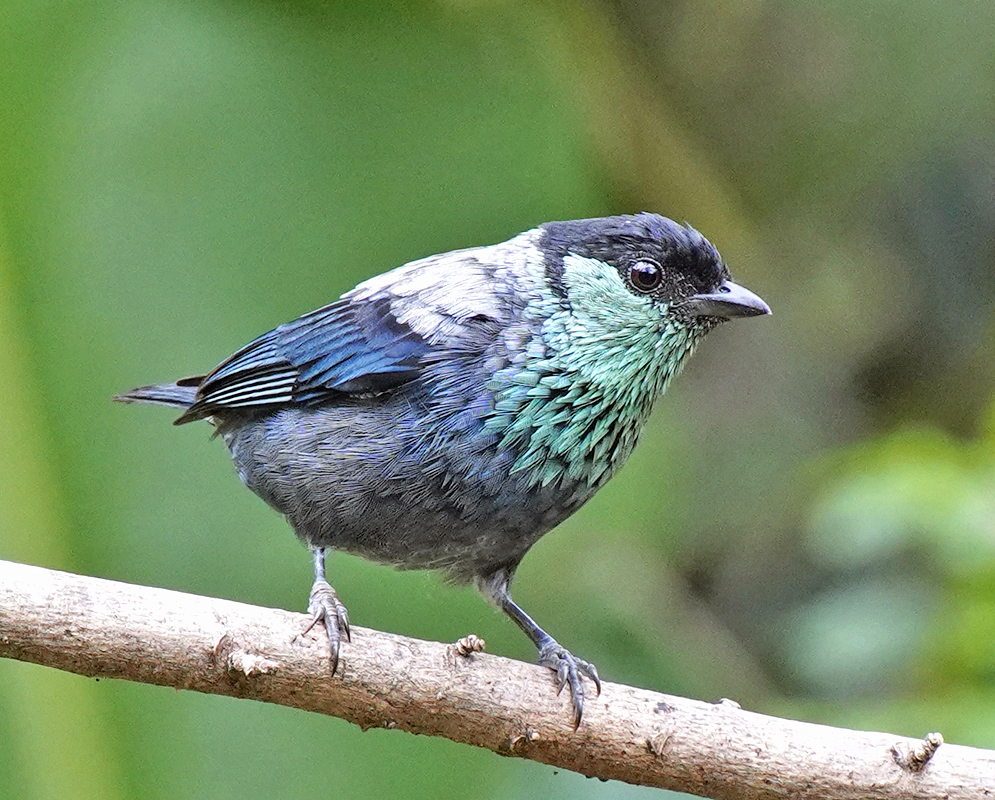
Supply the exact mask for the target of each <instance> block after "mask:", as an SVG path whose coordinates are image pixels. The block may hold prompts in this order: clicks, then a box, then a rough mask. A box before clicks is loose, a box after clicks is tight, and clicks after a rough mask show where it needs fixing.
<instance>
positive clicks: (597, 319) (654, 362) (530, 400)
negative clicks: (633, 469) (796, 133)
mask: <svg viewBox="0 0 995 800" xmlns="http://www.w3.org/2000/svg"><path fill="white" fill-rule="evenodd" d="M564 281H565V283H566V286H567V295H568V296H569V298H570V303H569V305H567V304H564V303H562V302H561V300H560V299H559V298H558V297H556V296H555V295H554V294H553V292H552V291H551V290H550V289H549V288H548V287H547V286H545V285H543V286H542V287H541V289H542V291H540V294H539V298H538V300H536V301H535V302H533V303H532V304H531V306H530V308H529V309H527V310H526V316H527V317H532V318H533V319H535V320H536V321H538V320H542V322H541V323H540V324H538V325H537V327H536V330H538V333H533V335H532V336H531V340H530V341H529V342H528V344H527V346H525V347H523V348H522V349H521V351H520V353H521V355H520V357H519V358H517V359H516V360H515V362H514V363H512V364H510V365H508V366H507V367H506V368H505V369H503V370H501V371H500V372H498V373H497V374H496V375H495V376H494V378H493V380H492V381H491V384H490V386H489V388H490V389H491V390H492V391H493V392H494V394H495V398H496V400H495V407H494V414H493V415H492V416H491V418H490V419H489V420H488V421H487V423H486V428H487V429H488V430H490V431H492V432H503V438H502V440H501V443H500V446H501V447H502V448H508V449H513V450H515V451H517V452H518V453H519V455H518V457H517V459H516V461H515V464H514V467H513V472H515V473H519V472H525V473H526V475H527V477H528V482H529V484H530V485H534V486H546V485H549V484H552V483H554V482H555V481H557V480H559V481H561V482H563V484H567V485H569V484H574V485H577V484H580V485H581V486H583V487H586V488H588V489H589V490H591V491H593V490H594V489H597V488H598V487H600V486H601V485H603V484H604V483H605V481H607V480H608V479H609V478H610V477H611V476H612V475H613V474H614V473H615V471H616V470H617V469H618V468H619V467H620V466H621V465H622V464H623V463H624V461H625V459H626V458H627V457H628V456H629V454H630V453H631V452H632V449H633V447H635V445H636V442H637V440H638V438H639V434H640V433H641V431H642V428H643V425H644V424H645V422H646V418H647V417H648V416H649V413H650V411H651V410H652V407H653V402H654V401H655V400H656V398H657V397H659V396H660V395H661V394H662V393H663V392H664V391H665V390H666V388H667V386H668V384H669V383H670V380H671V379H672V378H673V377H674V376H675V375H677V374H678V373H679V372H680V371H681V369H682V367H683V366H684V363H685V362H686V361H687V359H688V357H689V356H690V355H691V353H692V352H693V350H694V347H695V345H696V344H697V343H698V341H699V340H700V339H701V338H702V336H704V334H705V333H706V332H707V330H708V327H709V326H708V325H707V324H706V323H703V322H701V321H688V320H679V319H677V318H675V317H674V316H673V315H668V313H667V310H668V309H667V306H666V305H660V304H658V303H655V302H653V300H651V299H650V298H649V297H645V296H636V295H635V294H633V293H632V292H631V291H630V290H629V289H628V287H626V285H625V283H624V282H623V281H622V278H621V277H620V275H619V273H618V270H616V269H615V268H614V267H611V266H609V265H607V264H605V263H603V262H601V261H598V260H596V259H591V258H582V257H579V256H575V255H568V256H567V257H565V258H564ZM529 312H531V313H529Z"/></svg>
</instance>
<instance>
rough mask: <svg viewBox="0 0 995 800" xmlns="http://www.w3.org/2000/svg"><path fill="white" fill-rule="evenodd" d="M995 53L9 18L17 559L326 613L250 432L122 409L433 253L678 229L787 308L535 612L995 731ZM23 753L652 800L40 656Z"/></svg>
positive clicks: (731, 349)
mask: <svg viewBox="0 0 995 800" xmlns="http://www.w3.org/2000/svg"><path fill="white" fill-rule="evenodd" d="M993 41H995V6H992V5H991V4H986V3H967V2H965V3H960V2H949V3H936V2H928V1H927V0H905V1H904V2H901V3H897V2H886V3H879V2H872V0H841V2H833V3H813V2H809V1H807V0H781V2H763V1H762V0H737V1H736V2H727V1H726V0H724V1H723V2H718V0H704V2H689V1H688V0H672V1H670V2H665V1H662V0H661V1H658V2H654V1H653V0H612V1H609V0H605V2H595V1H594V0H591V1H590V2H567V0H562V1H561V2H555V1H554V0H549V2H540V1H538V0H537V1H536V2H525V1H524V0H523V1H522V2H502V1H501V0H477V2H472V1H471V0H448V2H447V1H444V0H435V1H434V2H429V1H428V0H426V1H425V2H420V3H415V2H412V3H393V4H387V3H373V2H276V0H272V2H265V0H256V2H242V3H239V2H233V1H232V0H123V1H122V2H115V3H107V2H102V1H98V0H75V1H74V2H69V1H68V0H66V1H65V2H54V1H52V0H49V1H48V2H43V1H42V0H6V1H5V2H4V3H3V7H2V9H0V204H2V205H0V409H2V411H0V558H6V559H12V560H18V561H24V562H28V563H34V564H41V565H44V566H49V567H55V568H60V569H68V570H72V571H77V572H82V573H87V574H93V575H99V576H105V577H109V578H115V579H118V580H124V581H129V582H135V583H146V584H152V585H156V586H165V587H170V588H175V589H181V590H185V591H190V592H197V593H203V594H208V595H215V596H221V597H228V598H234V599H238V600H242V601H246V602H251V603H257V604H262V605H273V606H280V607H283V608H291V609H302V608H303V607H304V605H305V604H306V594H307V591H308V587H309V586H310V560H309V558H308V556H307V553H306V552H305V550H304V549H303V548H302V547H301V546H300V545H299V544H298V542H297V541H296V540H295V538H294V537H293V535H292V534H291V532H290V530H289V528H288V527H287V526H286V525H285V524H284V523H283V522H282V520H281V519H280V518H278V516H277V515H276V514H274V513H273V512H271V511H270V510H269V509H267V508H266V507H265V506H264V504H263V503H262V502H261V501H259V500H258V499H257V498H255V497H254V496H252V495H251V494H250V493H249V492H247V491H245V490H244V489H243V488H242V487H241V485H240V484H239V481H238V480H237V478H236V477H235V475H234V473H233V470H232V468H231V466H230V463H229V460H228V457H227V455H226V453H225V450H224V448H223V446H222V445H221V444H220V443H219V442H216V441H214V442H212V441H210V430H209V429H208V427H207V426H205V425H190V426H186V427H183V428H174V427H172V425H171V424H170V422H171V420H172V417H173V415H172V414H171V413H170V412H169V411H166V410H159V409H152V408H138V407H131V408H127V407H123V406H118V405H114V404H112V403H111V402H110V397H111V396H112V395H113V394H115V393H116V392H118V391H121V390H124V389H127V388H130V387H132V386H135V385H138V384H141V383H147V382H154V381H163V380H172V379H175V378H177V377H180V376H183V375H188V374H192V373H197V372H200V371H203V370H205V369H207V368H210V367H211V366H213V365H214V364H216V363H217V362H218V361H219V360H221V359H222V358H223V357H225V356H227V355H228V354H229V353H230V352H232V351H233V350H235V349H236V348H237V347H239V346H240V345H242V344H243V343H244V342H246V341H248V340H249V339H250V338H252V337H254V336H255V335H257V334H259V333H261V332H263V331H265V330H268V329H269V328H271V327H272V326H274V325H276V324H278V323H280V322H283V321H285V320H287V319H290V318H292V317H295V316H297V315H299V314H301V313H303V312H305V311H308V310H310V309H312V308H314V307H316V306H318V305H320V304H323V303H325V302H328V301H329V300H331V299H334V298H335V297H337V296H338V295H339V294H340V293H342V292H343V291H345V290H347V289H349V288H351V287H352V286H353V285H354V283H356V282H357V281H358V280H360V279H362V278H365V277H369V276H371V275H374V274H376V273H379V272H381V271H384V270H385V269H388V268H390V267H392V266H396V265H397V264H400V263H403V262H405V261H408V260H411V259H413V258H417V257H420V256H424V255H427V254H430V253H435V252H441V251H445V250H449V249H453V248H457V247H465V246H471V245H477V244H488V243H492V242H496V241H501V240H503V239H506V238H508V237H510V236H512V235H514V234H515V233H517V232H519V231H521V230H524V229H526V228H530V227H533V226H534V225H536V224H538V223H540V222H543V221H546V220H551V219H568V218H574V217H583V216H595V215H601V214H608V213H618V212H632V211H637V210H642V209H648V210H654V211H659V212H661V213H664V214H666V215H668V216H672V217H675V218H677V219H681V220H684V219H686V220H688V221H690V222H691V223H692V224H694V225H695V227H697V228H698V229H700V230H701V231H703V232H704V233H705V234H706V235H707V236H708V237H709V238H710V239H711V240H712V241H713V242H714V243H715V244H716V245H717V246H718V247H719V249H720V250H721V252H722V253H723V255H724V256H725V258H726V259H727V261H728V262H729V264H730V265H731V267H732V270H733V273H734V275H735V276H736V277H737V279H739V280H740V281H741V282H743V283H745V284H746V285H748V286H749V287H750V288H752V289H753V290H754V291H756V292H758V293H759V294H761V295H762V296H763V297H764V298H765V299H766V300H767V301H768V302H769V303H770V304H771V306H772V307H773V308H774V316H773V317H771V318H769V319H764V320H755V321H751V322H748V323H738V324H736V325H730V326H726V327H725V328H723V329H721V330H719V331H717V332H715V333H713V334H712V335H711V336H710V337H709V339H708V340H707V341H706V342H705V343H704V345H703V346H702V347H701V349H700V350H699V354H698V355H697V356H696V357H695V359H694V360H693V361H692V363H691V365H690V367H689V368H688V370H687V371H686V373H685V375H684V376H683V377H682V378H681V379H680V380H679V381H677V382H676V384H675V385H674V387H673V388H672V389H671V392H670V393H669V394H668V396H667V398H666V399H665V401H664V402H662V403H661V404H660V406H659V407H658V409H657V410H656V412H655V414H654V416H653V418H652V420H651V422H650V425H649V428H648V430H647V432H646V434H645V436H644V439H643V442H642V444H641V446H640V447H639V448H638V449H637V451H636V453H635V455H634V456H633V457H632V459H631V461H630V462H629V464H628V465H627V467H626V468H625V469H624V470H623V471H622V472H621V473H620V474H619V475H618V477H617V478H616V479H615V480H614V481H613V482H612V483H611V484H609V486H608V487H607V488H606V489H604V490H603V491H602V492H601V494H600V495H599V496H598V497H597V498H596V499H595V500H594V501H593V502H591V503H590V504H589V505H588V506H587V507H585V508H584V509H583V510H582V511H581V512H580V513H578V514H577V515H576V516H575V517H574V518H572V519H570V520H569V521H568V522H567V523H565V524H564V525H562V526H561V527H560V528H559V529H558V530H557V531H556V532H554V533H553V534H551V535H549V536H547V537H546V538H544V539H543V540H542V541H541V542H540V543H539V544H538V545H537V546H536V547H535V549H534V550H533V552H532V554H531V555H530V556H529V557H528V558H527V559H526V560H525V563H524V565H523V567H522V569H521V570H520V572H519V578H518V581H517V584H516V589H517V592H516V597H517V598H518V599H519V601H520V602H521V603H522V604H523V605H524V606H525V607H526V608H528V609H529V610H530V612H531V613H533V614H534V615H535V616H536V617H537V619H538V620H539V621H540V622H541V623H543V624H544V625H545V626H546V627H547V628H548V629H549V630H550V631H551V632H552V633H553V634H554V635H556V636H557V637H558V638H559V639H560V640H561V641H562V642H563V643H564V644H565V645H566V646H568V647H570V648H571V649H572V650H573V651H574V652H575V653H577V654H578V655H580V656H582V657H584V658H588V659H590V660H592V661H593V662H595V663H596V664H597V665H598V667H599V668H600V670H601V674H602V675H603V676H604V677H605V678H606V679H608V680H613V681H622V682H628V683H634V684H638V685H641V686H646V687H650V688H653V689H657V690H661V691H667V692H671V693H675V694H683V695H690V696H693V697H699V698H702V699H706V700H717V699H718V698H720V697H731V698H735V699H736V700H738V701H739V702H741V703H742V704H743V705H744V706H745V707H747V708H750V709H754V710H758V711H763V712H767V713H772V714H780V715H787V716H792V717H796V718H802V719H809V720H816V721H820V722H824V723H828V724H832V725H845V726H853V727H859V728H871V729H885V730H889V731H892V732H895V733H902V734H908V735H912V736H921V735H923V734H925V733H927V732H928V731H931V730H940V731H942V732H943V734H944V735H945V736H946V738H947V740H948V741H955V742H959V743H963V744H970V745H976V746H980V747H989V748H992V747H995V405H993V397H995V326H993V320H995V314H993V312H995V149H993V145H995V103H993V100H995V92H993V88H995V74H993V73H995V61H993V60H992V58H991V48H992V42H993ZM330 575H331V578H332V582H333V583H334V585H335V586H336V587H337V588H338V590H339V593H340V594H341V596H342V597H343V599H344V601H345V603H346V604H347V605H348V607H349V610H350V614H351V616H352V619H353V621H354V622H355V623H357V624H359V625H364V626H371V627H377V628H381V629H384V630H389V631H395V632H399V633H404V634H409V635H413V636H420V637H427V638H433V639H440V640H444V641H452V640H455V639H456V638H458V637H459V636H462V635H463V634H466V633H469V632H474V633H477V634H479V635H481V636H483V637H484V638H486V640H487V642H488V649H489V651H491V652H494V653H501V654H506V655H510V656H514V657H518V658H523V659H531V658H533V652H532V650H531V647H530V645H529V644H528V642H527V641H526V639H525V637H523V636H522V635H521V634H520V633H519V631H517V630H516V629H515V628H514V626H513V625H511V624H510V623H509V622H508V621H507V620H506V619H504V618H502V617H501V616H500V615H499V614H497V613H496V612H493V611H492V610H491V609H490V608H489V607H488V606H486V605H485V604H484V603H483V602H482V601H481V600H480V599H479V598H478V597H477V596H476V595H475V593H474V592H473V591H472V590H469V589H455V588H452V587H449V586H446V585H445V584H444V583H443V582H442V581H441V580H439V579H438V578H437V577H436V576H433V575H427V574H420V573H414V574H401V573H395V572H392V571H390V570H388V569H386V568H382V567H376V566H372V565H370V564H367V563H365V562H362V561H360V560H357V559H354V558H350V557H346V556H336V557H334V559H333V560H332V561H331V564H330ZM69 613H71V609H69ZM344 657H345V658H348V651H346V652H345V655H344ZM0 753H2V754H3V757H2V758H0V797H17V798H25V799H27V800H34V799H35V798H66V797H73V798H108V799H109V800H116V798H174V797H193V798H199V797H203V798H228V797H231V798H235V797H238V798H257V797H259V798H262V797H273V796H278V797H303V796H316V795H318V796H320V795H323V794H328V795H330V796H334V797H336V798H353V797H355V798H367V797H380V796H388V797H389V796H395V795H401V794H403V795H404V796H405V797H409V798H416V799H417V798H431V799H432V800H443V798H450V797H452V798H457V797H459V798H464V797H467V796H470V797H481V798H518V797H521V798H526V797H538V796H543V797H552V798H559V797H562V798H567V797H569V798H576V797H579V798H586V797H590V798H629V797H635V796H637V795H639V796H642V795H646V796H649V795H650V792H649V790H640V789H634V788H631V787H626V786H622V785H620V784H616V783H607V784H603V783H600V782H597V781H586V780H584V779H582V778H580V777H578V776H576V775H572V774H569V773H564V772H562V771H560V772H556V771H553V770H551V769H548V768H546V767H542V766H539V765H536V764H531V763H527V762H523V761H517V760H505V759H501V758H498V757H496V756H494V755H492V754H490V753H486V752H482V751H475V750H472V749H470V748H467V747H462V746H457V745H455V744H452V743H450V742H447V741H440V740H431V739H426V738H421V737H412V736H408V735H405V734H400V733H396V732H387V731H371V732H367V733H365V734H363V733H361V732H360V731H359V730H358V729H357V728H355V727H352V726H350V725H348V724H346V723H344V722H341V721H339V720H335V719H328V718H323V717H318V716H314V715H307V714H304V713H301V712H296V711H291V710H288V709H284V708H272V707H266V706H262V705H258V704H253V703H248V702H237V701H232V700H229V699H224V698H218V697H207V696H200V695H196V694H193V693H189V692H187V693H180V692H172V691H167V690H164V689H160V688H153V687H148V686H140V685H132V684H127V683H121V682H113V681H101V682H95V681H91V680H86V679H83V678H79V677H76V676H72V675H67V674H62V673H58V672H55V671H52V670H47V669H43V668H38V667H34V666H30V665H25V664H20V663H15V662H10V661H3V662H0ZM652 796H655V797H659V796H660V794H659V793H655V792H654V793H653V794H652Z"/></svg>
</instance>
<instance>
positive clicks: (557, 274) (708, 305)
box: [534, 213, 770, 397]
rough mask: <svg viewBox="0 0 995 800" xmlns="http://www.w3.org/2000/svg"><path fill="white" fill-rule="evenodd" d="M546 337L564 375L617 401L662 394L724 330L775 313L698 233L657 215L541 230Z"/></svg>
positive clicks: (549, 226)
mask: <svg viewBox="0 0 995 800" xmlns="http://www.w3.org/2000/svg"><path fill="white" fill-rule="evenodd" d="M536 233H537V234H538V235H537V237H536V239H535V240H534V241H535V242H536V246H537V247H538V249H539V251H541V254H542V257H541V261H540V263H541V269H542V271H543V272H544V275H543V280H542V283H543V284H544V286H545V288H546V291H547V292H548V293H549V294H550V295H551V296H552V297H554V298H555V302H556V305H557V306H558V308H557V310H556V311H554V312H553V313H552V314H550V315H549V318H548V320H547V323H546V324H545V326H544V333H543V338H544V340H545V341H546V343H547V345H549V346H550V347H551V348H552V350H553V351H555V352H557V353H558V354H559V358H560V363H561V366H562V367H564V368H565V369H566V370H567V371H570V372H573V373H574V374H576V375H578V376H579V377H581V378H583V379H586V380H587V381H589V382H590V383H591V384H592V385H596V386H601V387H602V388H604V389H606V390H607V391H608V392H609V393H612V394H614V393H616V392H621V393H623V394H626V395H632V394H633V393H635V394H636V395H638V396H641V397H647V396H650V395H655V394H658V393H659V392H662V391H663V390H664V389H665V388H666V386H667V384H668V383H669V381H670V379H671V378H672V377H673V376H674V375H676V374H677V373H678V372H679V371H680V369H681V367H682V366H683V364H684V363H685V361H686V360H687V358H688V356H689V355H690V354H691V352H692V351H693V350H694V347H695V345H696V344H697V343H698V341H700V339H701V337H702V336H704V334H705V333H707V332H708V331H709V330H711V329H712V328H714V327H715V326H716V325H717V324H719V323H720V322H723V321H725V320H728V319H732V318H735V317H751V316H758V315H761V314H769V313H770V308H769V307H768V306H767V304H766V303H765V302H764V301H763V300H761V299H760V298H759V297H758V296H757V295H755V294H753V292H751V291H749V290H748V289H745V288H743V287H742V286H740V285H739V284H737V283H733V281H732V279H731V277H730V275H729V270H728V268H727V267H726V265H725V262H723V260H722V257H721V256H720V255H719V254H718V251H717V250H716V249H715V248H714V247H713V246H712V245H711V244H710V243H709V242H708V240H707V239H705V237H704V236H702V235H701V234H700V233H698V232H697V231H696V230H694V229H693V228H691V227H688V226H685V225H680V224H678V223H676V222H674V221H673V220H670V219H667V218H666V217H661V216H660V215H658V214H649V213H643V214H636V215H633V216H618V217H604V218H599V219H584V220H573V221H570V222H550V223H547V224H545V225H542V226H540V228H539V229H538V230H537V231H536Z"/></svg>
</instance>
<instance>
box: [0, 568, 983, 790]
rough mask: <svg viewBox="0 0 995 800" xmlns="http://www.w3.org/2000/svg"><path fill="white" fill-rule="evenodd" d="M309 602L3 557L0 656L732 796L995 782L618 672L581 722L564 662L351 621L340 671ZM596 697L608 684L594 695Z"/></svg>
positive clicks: (957, 765)
mask: <svg viewBox="0 0 995 800" xmlns="http://www.w3.org/2000/svg"><path fill="white" fill-rule="evenodd" d="M306 623H307V618H306V617H305V616H303V615H301V614H293V613H290V612H287V611H280V610H277V609H270V608H259V607H255V606H249V605H244V604H242V603H233V602H230V601H227V600H215V599H211V598H206V597H197V596H194V595H188V594H182V593H179V592H171V591H166V590H164V589H154V588H148V587H143V586H132V585H130V584H124V583H115V582H112V581H106V580H100V579H97V578H88V577H82V576H77V575H71V574H68V573H64V572H55V571H52V570H46V569H42V568H39V567H30V566H24V565H20V564H12V563H10V562H3V561H0V656H2V657H6V658H16V659H20V660H22V661H30V662H33V663H35V664H44V665H46V666H50V667H55V668H57V669H62V670H67V671H69V672H75V673H78V674H80V675H87V676H91V677H104V678H124V679H126V680H131V681H139V682H142V683H152V684H158V685H161V686H172V687H175V688H178V689H192V690H195V691H198V692H208V693H212V694H221V695H227V696H229V697H241V698H248V699H252V700H261V701H264V702H268V703H279V704H281V705H286V706H292V707H294V708H300V709H304V710H307V711H317V712H320V713H323V714H329V715H332V716H336V717H341V718H342V719H346V720H349V721H350V722H354V723H356V724H357V725H360V726H361V727H363V728H371V727H384V728H397V729H399V730H405V731H410V732H412V733H423V734H428V735H432V736H444V737H446V738H448V739H452V740H453V741H456V742H464V743H466V744H472V745H475V746H477V747H486V748H487V749H489V750H493V751H494V752H495V753H499V754H501V755H507V756H519V757H522V758H530V759H534V760H536V761H541V762H543V763H545V764H550V765H553V766H557V767H561V768H563V769H569V770H574V771H576V772H580V773H582V774H584V775H589V776H592V777H598V778H614V779H617V780H621V781H626V782H628V783H636V784H643V785H647V786H658V787H663V788H667V789H674V790H677V791H682V792H690V793H692V794H697V795H702V796H705V797H712V798H716V799H717V800H760V799H761V798H763V799H766V798H787V797H791V798H812V800H815V799H816V798H818V800H835V799H836V798H847V799H848V800H849V799H851V798H852V800H876V799H877V798H882V799H885V798H887V799H888V800H895V799H897V798H901V800H911V799H912V798H948V799H949V800H962V799H965V798H971V799H972V800H974V799H975V798H977V799H978V800H981V798H987V799H988V800H992V798H995V752H993V751H988V750H978V749H974V748H969V747H960V746H957V745H951V744H940V742H942V739H941V738H939V737H938V735H937V734H931V735H930V736H929V737H927V738H926V739H925V740H924V741H915V740H910V739H904V738H902V737H899V736H893V735H889V734H884V733H863V732H857V731H849V730H843V729H835V728H828V727H825V726H821V725H812V724H808V723H802V722H793V721H790V720H783V719H778V718H775V717H767V716H762V715H760V714H754V713H750V712H748V711H743V710H741V709H740V708H739V707H738V706H736V704H735V703H729V702H721V703H718V704H715V705H711V704H708V703H702V702H698V701H695V700H685V699H682V698H678V697H671V696H668V695H662V694H657V693H656V692H650V691H646V690H644V689H636V688H632V687H629V686H623V685H619V684H613V683H605V684H604V691H603V692H602V694H601V696H600V697H594V696H590V697H589V698H588V702H587V703H586V704H585V706H584V722H583V724H582V725H581V726H580V729H579V730H577V731H574V730H573V726H572V725H571V713H570V708H569V701H568V699H567V697H566V696H565V695H564V696H562V697H558V696H557V695H556V692H555V691H554V689H553V684H552V680H551V676H550V673H549V671H548V670H546V669H543V668H540V667H537V666H534V665H530V664H524V663H522V662H519V661H512V660H510V659H507V658H499V657H496V656H491V655H487V654H485V653H477V652H474V650H475V643H474V642H473V641H472V640H470V639H469V638H468V639H467V640H461V641H462V644H461V645H445V644H440V643H437V642H425V641H421V640H418V639H410V638H407V637H403V636H395V635H393V634H389V633H380V632H378V631H371V630H366V629H363V628H356V627H354V628H353V629H352V642H351V643H350V644H348V645H347V646H345V647H344V648H343V654H342V661H341V663H340V665H339V672H338V673H337V674H336V675H335V676H334V677H332V676H331V675H330V674H329V663H328V657H327V649H326V644H325V642H324V641H323V640H322V639H321V636H323V634H319V633H316V632H312V633H309V634H308V635H307V636H303V637H302V636H300V635H297V634H299V632H300V631H302V630H303V629H304V627H305V625H306ZM592 695H593V693H592Z"/></svg>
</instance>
